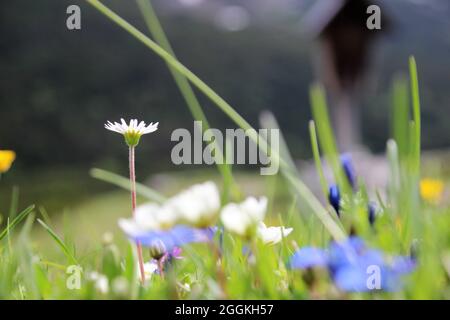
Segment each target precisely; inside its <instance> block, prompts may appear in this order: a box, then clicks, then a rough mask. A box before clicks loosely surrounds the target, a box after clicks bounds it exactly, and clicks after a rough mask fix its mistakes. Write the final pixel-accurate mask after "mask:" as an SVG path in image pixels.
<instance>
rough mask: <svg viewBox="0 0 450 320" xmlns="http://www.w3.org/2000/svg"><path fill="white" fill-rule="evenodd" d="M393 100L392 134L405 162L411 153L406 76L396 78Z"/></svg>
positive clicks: (401, 158)
mask: <svg viewBox="0 0 450 320" xmlns="http://www.w3.org/2000/svg"><path fill="white" fill-rule="evenodd" d="M392 101H393V108H392V129H391V130H392V136H393V138H394V140H395V142H396V143H397V146H398V153H399V157H400V160H401V161H402V162H403V161H404V160H406V159H407V157H408V155H409V154H410V151H409V145H410V143H409V141H410V140H409V128H408V123H409V120H410V114H409V99H408V84H407V82H406V80H405V79H404V78H397V79H395V81H394V83H393V86H392Z"/></svg>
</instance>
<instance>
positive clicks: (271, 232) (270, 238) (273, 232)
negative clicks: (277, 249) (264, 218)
mask: <svg viewBox="0 0 450 320" xmlns="http://www.w3.org/2000/svg"><path fill="white" fill-rule="evenodd" d="M292 230H293V229H292V228H285V227H282V226H281V227H266V225H265V224H264V222H260V223H259V225H258V228H257V229H256V232H257V235H258V237H259V238H260V239H261V240H262V242H264V243H265V244H276V243H278V242H280V241H281V240H282V239H283V238H285V237H287V236H288V235H289V234H290V233H291V232H292Z"/></svg>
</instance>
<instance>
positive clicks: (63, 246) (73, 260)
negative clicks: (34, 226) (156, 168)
mask: <svg viewBox="0 0 450 320" xmlns="http://www.w3.org/2000/svg"><path fill="white" fill-rule="evenodd" d="M37 221H38V222H39V223H40V225H41V226H42V227H44V229H45V230H46V231H47V232H48V234H49V235H50V236H51V237H52V238H53V240H55V242H56V243H57V244H58V246H59V247H60V248H61V250H62V252H63V253H64V255H65V256H66V257H67V259H69V261H70V262H71V263H74V264H78V261H77V259H76V258H75V257H74V256H73V254H72V253H71V252H70V250H69V249H68V247H67V245H66V244H65V243H64V241H62V240H61V238H60V237H59V236H58V235H57V234H56V233H55V232H54V231H53V230H52V229H51V228H50V227H49V226H48V225H47V224H46V223H45V222H44V221H42V220H41V219H37Z"/></svg>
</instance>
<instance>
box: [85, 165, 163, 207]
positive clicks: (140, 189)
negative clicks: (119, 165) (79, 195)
mask: <svg viewBox="0 0 450 320" xmlns="http://www.w3.org/2000/svg"><path fill="white" fill-rule="evenodd" d="M90 174H91V176H92V177H93V178H95V179H98V180H102V181H105V182H108V183H111V184H113V185H116V186H118V187H121V188H123V189H125V190H128V191H130V188H131V187H130V180H129V179H128V178H125V177H122V176H120V175H118V174H115V173H112V172H109V171H106V170H102V169H97V168H93V169H91V171H90ZM136 193H137V194H139V195H141V196H143V197H145V198H147V199H149V200H152V201H156V202H158V203H163V202H164V201H165V200H166V198H165V197H164V196H163V195H161V194H160V193H158V192H157V191H155V190H153V189H151V188H149V187H147V186H145V185H143V184H141V183H136Z"/></svg>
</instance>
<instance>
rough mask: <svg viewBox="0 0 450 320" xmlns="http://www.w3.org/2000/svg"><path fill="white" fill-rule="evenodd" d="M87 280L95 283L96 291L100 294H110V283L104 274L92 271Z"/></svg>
mask: <svg viewBox="0 0 450 320" xmlns="http://www.w3.org/2000/svg"><path fill="white" fill-rule="evenodd" d="M87 278H88V280H90V281H92V282H94V286H95V289H97V290H98V291H99V292H100V293H103V294H106V293H108V291H109V282H108V278H107V277H106V276H105V275H104V274H101V273H98V272H96V271H92V272H90V273H88V275H87Z"/></svg>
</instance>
